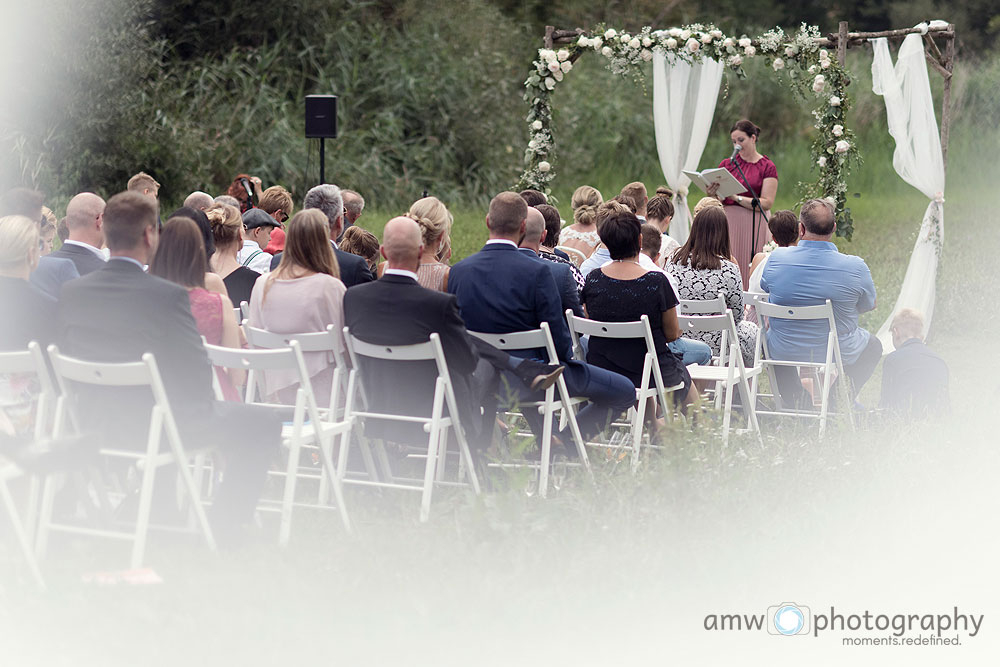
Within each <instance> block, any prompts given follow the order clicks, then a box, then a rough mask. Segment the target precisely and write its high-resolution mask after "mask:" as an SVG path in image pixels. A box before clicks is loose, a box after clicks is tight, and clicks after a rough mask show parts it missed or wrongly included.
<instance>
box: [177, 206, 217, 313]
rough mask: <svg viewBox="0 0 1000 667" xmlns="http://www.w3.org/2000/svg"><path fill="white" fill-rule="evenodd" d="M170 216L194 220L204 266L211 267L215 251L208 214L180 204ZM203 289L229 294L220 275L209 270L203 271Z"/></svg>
mask: <svg viewBox="0 0 1000 667" xmlns="http://www.w3.org/2000/svg"><path fill="white" fill-rule="evenodd" d="M170 217H171V218H188V219H189V220H193V221H194V224H195V225H197V226H198V231H199V232H200V233H201V240H202V247H203V248H204V252H205V263H206V266H208V267H209V268H211V258H212V255H213V254H214V253H215V236H214V235H213V233H212V223H210V222H209V221H208V216H207V215H205V212H204V211H202V210H200V209H194V208H188V207H184V206H182V207H181V208H179V209H177V210H176V211H174V212H173V213H171V214H170ZM205 289H207V290H208V291H209V292H214V293H215V294H222V295H226V296H228V295H229V290H228V289H226V283H225V282H224V281H223V280H222V276H220V275H219V274H218V273H215V272H214V271H211V270H208V271H207V272H206V273H205Z"/></svg>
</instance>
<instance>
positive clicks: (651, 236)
mask: <svg viewBox="0 0 1000 667" xmlns="http://www.w3.org/2000/svg"><path fill="white" fill-rule="evenodd" d="M640 232H641V234H642V236H641V238H640V239H639V242H640V245H639V252H641V253H642V254H643V255H645V256H646V257H649V259H650V260H651V261H652V262H653V264H656V265H659V264H660V246H661V245H662V243H663V234H662V233H661V232H660V230H659V228H657V226H656V225H651V224H649V223H644V224H643V225H642V229H641V230H640ZM636 261H638V260H636Z"/></svg>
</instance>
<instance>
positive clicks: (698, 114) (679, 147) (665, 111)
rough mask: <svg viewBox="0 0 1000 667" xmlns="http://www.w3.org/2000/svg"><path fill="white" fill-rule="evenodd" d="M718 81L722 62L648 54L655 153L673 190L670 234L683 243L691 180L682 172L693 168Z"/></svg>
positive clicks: (712, 109)
mask: <svg viewBox="0 0 1000 667" xmlns="http://www.w3.org/2000/svg"><path fill="white" fill-rule="evenodd" d="M721 84H722V63H719V62H717V61H715V60H711V59H709V58H706V59H704V60H702V61H701V62H700V63H695V64H693V65H692V64H689V63H687V62H685V61H683V60H680V59H676V58H674V57H672V56H671V58H670V61H669V62H668V61H667V58H666V56H664V54H663V53H660V52H654V53H653V125H654V128H655V131H656V152H657V153H658V155H659V157H660V168H661V169H663V177H664V178H665V179H666V181H667V185H669V186H670V189H671V190H673V191H674V199H673V204H674V218H673V221H672V222H671V223H670V235H671V236H672V237H674V238H675V239H676V240H677V241H678V242H680V243H684V242H685V241H687V237H688V231H689V230H690V228H691V211H690V209H689V208H688V203H687V190H688V186H689V185H690V184H691V179H689V178H688V177H687V176H685V175H684V174H682V173H681V171H682V170H684V169H687V170H689V171H696V170H697V169H698V162H699V161H700V160H701V154H702V151H704V150H705V142H706V141H708V133H709V131H710V130H711V129H712V118H713V117H714V116H715V104H716V101H717V100H718V97H719V86H720V85H721Z"/></svg>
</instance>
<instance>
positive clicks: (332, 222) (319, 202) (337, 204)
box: [271, 183, 375, 287]
mask: <svg viewBox="0 0 1000 667" xmlns="http://www.w3.org/2000/svg"><path fill="white" fill-rule="evenodd" d="M302 208H303V209H304V210H305V209H317V210H319V211H320V212H322V213H323V215H325V216H326V220H327V226H328V227H329V230H330V235H329V237H328V242H329V244H330V245H331V247H332V248H333V254H334V257H335V259H336V261H337V266H338V267H339V270H340V280H341V281H343V283H344V285H346V286H347V287H353V286H355V285H360V284H361V283H367V282H370V281H372V280H374V279H375V277H374V275H373V274H372V272H371V271H369V270H368V263H367V262H365V260H364V259H362V258H361V257H358V256H357V255H352V254H351V253H349V252H344V251H343V250H341V249H339V248H338V247H337V244H336V242H335V241H334V239H337V238H340V235H341V233H342V232H343V231H344V200H343V198H342V197H341V191H340V188H338V187H337V186H336V185H333V184H331V183H324V184H323V185H317V186H316V187H314V188H312V189H311V190H309V192H307V193H306V196H305V199H304V200H303V201H302ZM286 242H287V239H286ZM280 262H281V253H278V254H277V255H275V256H274V259H272V260H271V270H272V271H273V270H274V269H275V268H277V266H278V264H279V263H280Z"/></svg>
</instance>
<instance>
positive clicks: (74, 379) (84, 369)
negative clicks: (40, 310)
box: [37, 345, 215, 568]
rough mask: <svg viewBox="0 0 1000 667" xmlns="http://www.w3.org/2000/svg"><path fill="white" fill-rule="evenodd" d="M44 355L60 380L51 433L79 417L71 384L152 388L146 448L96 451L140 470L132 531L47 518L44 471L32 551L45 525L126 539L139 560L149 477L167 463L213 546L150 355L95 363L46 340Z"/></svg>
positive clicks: (50, 491) (41, 546) (48, 486)
mask: <svg viewBox="0 0 1000 667" xmlns="http://www.w3.org/2000/svg"><path fill="white" fill-rule="evenodd" d="M48 352H49V359H50V360H51V361H52V368H53V370H54V371H55V375H56V379H57V381H58V383H59V391H60V396H59V398H58V400H57V401H56V415H55V426H54V429H53V430H54V435H55V436H57V437H58V436H62V435H64V431H65V430H67V428H68V424H67V422H72V423H73V424H74V425H75V424H78V423H79V419H77V418H76V416H75V410H76V406H75V400H74V399H75V397H76V395H77V394H78V393H79V392H82V391H86V389H85V388H80V389H77V387H76V385H84V387H96V386H102V387H136V388H138V387H148V388H149V389H150V390H151V391H152V395H153V406H152V410H151V411H150V419H149V430H148V432H147V438H146V448H145V451H139V450H126V449H115V448H110V447H102V448H101V449H100V454H101V455H102V456H106V457H111V458H121V459H128V460H132V461H134V462H135V464H136V468H137V470H138V472H139V475H140V476H141V483H140V492H139V510H138V515H137V518H136V522H135V527H134V529H133V530H131V531H120V530H110V529H97V528H90V527H86V526H77V525H71V524H61V523H56V522H55V521H53V519H52V510H53V500H54V498H55V493H56V486H57V477H58V475H55V474H53V475H48V476H47V477H46V479H45V485H44V489H43V492H42V508H41V517H40V521H39V527H38V541H37V552H38V553H39V555H42V554H44V552H45V548H46V543H47V539H48V533H49V532H50V531H59V532H68V533H76V534H81V535H91V536H95V537H108V538H114V539H123V540H129V541H131V542H132V558H131V567H132V568H137V567H139V566H140V565H142V559H143V555H144V552H145V548H146V534H147V532H148V530H149V514H150V509H151V505H152V500H153V482H154V479H155V476H156V469H157V468H159V467H161V466H164V465H169V464H174V463H176V464H177V470H178V472H179V473H180V476H181V480H182V482H183V488H184V490H185V491H186V492H187V494H188V496H189V497H190V501H191V511H192V512H194V515H195V519H196V522H197V524H198V526H199V528H200V529H201V532H202V533H203V534H204V536H205V541H206V542H207V543H208V546H209V548H210V549H212V550H215V538H214V537H213V536H212V529H211V528H210V527H209V524H208V518H207V517H206V516H205V508H204V507H203V506H202V504H201V500H200V498H199V493H198V487H197V485H196V484H195V481H194V477H193V476H192V472H191V469H190V468H189V467H188V462H189V455H188V453H187V452H186V451H185V449H184V445H183V443H182V441H181V436H180V431H179V430H178V428H177V422H176V421H175V420H174V413H173V411H172V410H171V407H170V401H169V400H168V398H167V392H166V390H165V389H164V387H163V380H162V378H161V377H160V371H159V369H158V368H157V365H156V360H155V359H154V358H153V355H152V354H150V353H146V354H144V355H142V361H137V362H131V363H99V362H91V361H82V360H80V359H74V358H72V357H68V356H65V355H63V354H61V353H60V352H59V348H58V347H56V346H55V345H50V346H49V349H48ZM164 433H165V434H166V438H167V444H168V448H167V449H166V450H163V449H162V448H161V441H162V436H163V434H164Z"/></svg>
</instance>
